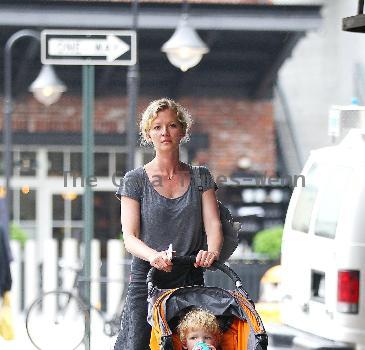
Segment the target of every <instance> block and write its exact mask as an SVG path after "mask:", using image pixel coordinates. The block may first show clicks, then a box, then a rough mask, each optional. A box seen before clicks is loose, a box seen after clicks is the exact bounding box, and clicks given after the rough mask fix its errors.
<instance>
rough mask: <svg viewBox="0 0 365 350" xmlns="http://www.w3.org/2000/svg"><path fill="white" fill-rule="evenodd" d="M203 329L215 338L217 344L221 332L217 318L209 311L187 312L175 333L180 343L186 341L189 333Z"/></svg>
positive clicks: (194, 310)
mask: <svg viewBox="0 0 365 350" xmlns="http://www.w3.org/2000/svg"><path fill="white" fill-rule="evenodd" d="M197 329H204V330H205V331H207V332H209V333H211V334H212V335H214V336H215V337H216V338H217V341H218V342H219V340H220V338H221V336H222V330H221V328H220V327H219V323H218V320H217V318H216V317H215V316H214V315H213V314H212V313H211V312H209V311H206V310H203V309H193V310H191V311H189V312H188V313H187V314H186V315H185V316H184V317H183V319H182V320H181V321H180V323H179V325H178V327H177V332H178V334H179V337H180V340H181V341H182V342H185V341H186V336H187V334H188V332H189V331H192V330H197Z"/></svg>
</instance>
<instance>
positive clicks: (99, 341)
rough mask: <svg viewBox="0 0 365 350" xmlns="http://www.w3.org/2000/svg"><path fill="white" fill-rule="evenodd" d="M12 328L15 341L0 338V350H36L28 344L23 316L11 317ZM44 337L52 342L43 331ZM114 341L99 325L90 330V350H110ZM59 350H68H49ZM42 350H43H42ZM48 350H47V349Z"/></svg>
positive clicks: (57, 345) (81, 347) (48, 335)
mask: <svg viewBox="0 0 365 350" xmlns="http://www.w3.org/2000/svg"><path fill="white" fill-rule="evenodd" d="M13 321H14V326H15V327H14V328H15V339H14V340H11V341H5V340H4V339H3V338H2V337H0V349H1V350H37V348H36V347H35V346H33V344H32V343H31V342H30V340H29V338H28V335H27V331H26V328H25V317H24V315H21V314H20V315H13ZM44 336H45V337H48V339H49V340H50V341H52V339H51V337H52V335H51V334H49V332H47V330H46V329H45V330H44ZM115 340H116V336H115V337H108V336H106V335H105V334H104V333H103V331H102V327H101V326H100V325H97V326H94V327H93V329H91V342H90V344H91V346H90V348H91V350H93V349H103V350H112V349H113V347H114V343H115ZM57 348H60V349H62V350H68V349H67V347H65V346H64V344H54V346H52V347H51V348H50V349H49V350H55V349H57ZM84 349H85V347H84V345H80V347H79V348H78V350H84ZM42 350H43V349H42ZM47 350H48V349H47Z"/></svg>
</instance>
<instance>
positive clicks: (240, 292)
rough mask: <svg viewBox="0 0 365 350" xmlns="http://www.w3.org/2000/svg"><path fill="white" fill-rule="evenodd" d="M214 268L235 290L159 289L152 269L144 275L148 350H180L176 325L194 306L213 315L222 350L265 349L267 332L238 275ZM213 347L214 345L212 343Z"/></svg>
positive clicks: (180, 261) (180, 260)
mask: <svg viewBox="0 0 365 350" xmlns="http://www.w3.org/2000/svg"><path fill="white" fill-rule="evenodd" d="M172 262H173V263H174V264H194V262H195V257H194V256H191V257H175V258H173V259H172ZM212 266H213V267H215V268H217V269H218V270H221V271H223V272H224V273H226V274H227V275H228V276H229V277H230V278H231V279H232V280H233V282H234V284H235V286H236V288H235V290H226V289H223V288H218V287H204V286H189V287H180V288H175V289H168V290H161V289H158V288H157V287H156V286H155V283H154V274H155V272H156V269H155V268H152V269H151V270H150V271H149V273H148V276H147V284H148V307H149V310H148V321H149V323H150V324H151V326H152V332H151V340H150V349H151V350H183V349H187V347H186V345H187V344H183V342H182V341H181V340H180V337H179V334H178V332H179V324H181V322H183V321H182V320H183V318H184V316H185V315H187V313H188V312H189V311H191V310H193V309H196V308H200V309H203V310H206V311H208V312H209V313H211V314H213V315H214V316H215V317H216V319H217V321H218V323H219V328H220V332H221V337H220V342H219V346H220V349H221V350H266V348H267V334H266V331H265V328H264V326H263V324H262V321H261V319H260V316H259V315H258V313H257V311H256V310H255V306H254V304H253V302H252V301H251V299H250V298H249V296H248V294H247V292H246V291H245V290H244V289H243V287H242V282H241V280H240V278H239V277H238V276H237V274H236V273H235V272H234V271H233V270H232V269H230V268H229V267H228V266H226V265H223V264H220V263H219V262H215V263H214V264H213V265H212ZM214 346H215V345H214Z"/></svg>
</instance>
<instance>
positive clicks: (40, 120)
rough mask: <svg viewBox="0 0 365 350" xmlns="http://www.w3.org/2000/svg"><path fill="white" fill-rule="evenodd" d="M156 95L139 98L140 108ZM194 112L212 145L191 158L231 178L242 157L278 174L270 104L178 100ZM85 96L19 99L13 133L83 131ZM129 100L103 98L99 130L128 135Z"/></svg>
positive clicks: (195, 129)
mask: <svg viewBox="0 0 365 350" xmlns="http://www.w3.org/2000/svg"><path fill="white" fill-rule="evenodd" d="M153 98H158V97H157V96H156V97H146V96H141V97H140V98H139V112H142V111H143V109H144V108H145V107H146V106H147V104H148V103H149V101H150V100H152V99H153ZM179 102H180V103H181V104H183V105H184V106H185V107H186V108H188V110H189V111H190V112H191V114H192V116H193V119H194V125H193V128H192V139H193V138H194V134H196V133H199V134H205V135H206V136H207V137H208V148H202V149H196V150H194V152H192V155H193V156H192V157H193V158H192V159H189V161H191V162H194V163H199V164H206V165H208V166H209V167H210V168H211V169H212V172H213V173H214V174H215V175H216V176H218V175H225V176H228V175H229V174H230V173H231V172H232V171H233V170H235V167H236V164H237V160H238V159H239V158H241V157H243V156H248V157H250V158H251V159H252V161H253V164H254V168H255V169H256V170H258V171H260V172H262V173H266V174H270V175H274V174H275V172H276V144H275V126H274V119H273V110H272V102H271V101H269V100H267V101H249V100H245V99H236V98H227V97H222V98H209V97H204V98H192V97H183V98H181V99H179ZM81 106H82V103H81V98H80V97H78V96H71V95H67V94H66V95H65V96H63V97H62V98H61V100H60V101H59V102H57V103H56V104H55V105H52V106H49V107H45V106H43V105H41V104H39V102H37V101H35V99H34V98H32V97H27V98H24V99H19V100H18V101H16V104H15V109H14V113H13V128H14V133H17V132H22V133H24V132H26V133H48V132H51V133H70V132H71V133H81V124H82V120H81V115H82V110H81ZM127 115H128V101H127V99H126V97H125V96H120V97H117V96H113V97H101V98H97V99H96V103H95V122H94V127H95V133H98V134H115V133H117V134H124V133H125V132H126V129H127Z"/></svg>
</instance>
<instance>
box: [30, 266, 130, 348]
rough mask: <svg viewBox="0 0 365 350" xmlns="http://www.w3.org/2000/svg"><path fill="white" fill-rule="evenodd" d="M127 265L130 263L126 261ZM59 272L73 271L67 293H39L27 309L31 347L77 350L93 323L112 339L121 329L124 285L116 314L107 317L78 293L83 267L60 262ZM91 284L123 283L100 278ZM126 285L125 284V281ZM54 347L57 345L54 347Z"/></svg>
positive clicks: (62, 290)
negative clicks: (89, 325)
mask: <svg viewBox="0 0 365 350" xmlns="http://www.w3.org/2000/svg"><path fill="white" fill-rule="evenodd" d="M127 263H128V265H130V261H129V260H128V261H127ZM58 266H59V268H60V269H61V270H66V269H69V270H72V271H73V272H74V273H75V276H74V279H73V283H72V287H71V289H70V290H65V289H62V288H60V289H56V290H53V291H49V292H45V293H42V294H41V295H40V296H39V297H38V298H37V299H35V300H34V301H33V302H32V304H31V305H30V307H29V308H28V310H27V314H26V320H25V324H26V330H27V334H28V337H29V339H30V341H31V342H32V344H33V345H34V346H35V347H36V348H37V349H38V350H49V349H54V348H55V345H57V344H58V345H60V346H61V347H62V349H65V350H69V349H72V350H74V349H77V348H78V347H79V346H80V345H81V344H82V343H83V342H84V340H85V338H86V330H87V325H88V324H89V322H90V319H91V321H93V320H98V321H96V322H95V325H96V327H99V326H100V323H101V325H102V327H103V332H104V334H105V335H107V336H109V337H113V336H115V335H116V334H117V333H118V331H119V328H120V315H121V311H122V308H123V305H124V302H125V297H126V290H127V288H126V285H125V286H124V288H123V293H122V294H121V298H120V300H119V302H118V305H117V308H116V311H115V313H114V314H113V315H112V316H111V317H108V316H107V314H106V313H105V312H103V311H102V310H101V309H100V307H98V306H97V305H92V304H91V303H87V302H86V300H85V297H84V296H83V294H82V293H80V287H79V282H84V281H85V279H84V278H82V277H81V274H82V270H83V266H82V264H81V263H80V264H78V265H77V266H66V265H65V264H64V263H63V262H62V261H61V262H60V263H59V264H58ZM90 281H91V282H95V281H97V282H99V283H108V282H115V281H118V282H120V281H122V280H111V279H107V278H104V279H103V278H101V279H98V280H90ZM125 282H127V281H125ZM56 347H57V346H56Z"/></svg>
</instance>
